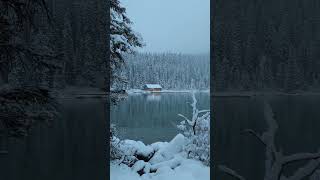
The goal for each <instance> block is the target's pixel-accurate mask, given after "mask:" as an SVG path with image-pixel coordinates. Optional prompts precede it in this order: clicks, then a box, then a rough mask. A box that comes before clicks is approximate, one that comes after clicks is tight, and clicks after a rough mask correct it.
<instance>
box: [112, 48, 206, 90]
mask: <svg viewBox="0 0 320 180" xmlns="http://www.w3.org/2000/svg"><path fill="white" fill-rule="evenodd" d="M124 59H125V62H126V66H125V68H124V69H123V70H122V71H120V73H119V76H121V77H123V79H125V80H126V82H127V83H125V84H120V86H118V88H119V87H120V88H124V89H141V88H142V86H143V85H144V84H148V83H155V84H160V85H161V86H162V87H163V88H164V89H209V84H210V79H209V78H210V76H209V74H210V56H209V54H199V55H188V54H178V53H135V54H129V55H125V56H124ZM115 87H117V86H115Z"/></svg>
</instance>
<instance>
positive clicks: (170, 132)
mask: <svg viewBox="0 0 320 180" xmlns="http://www.w3.org/2000/svg"><path fill="white" fill-rule="evenodd" d="M196 98H197V101H198V107H199V109H209V107H210V102H209V101H210V98H209V93H196ZM191 102H192V97H191V94H190V93H159V94H156V93H152V94H132V95H129V96H128V98H127V99H126V100H124V101H121V102H120V103H119V104H118V105H117V106H114V107H112V108H111V122H112V123H115V124H116V126H117V129H118V131H119V135H120V137H121V138H130V139H134V140H142V141H143V142H144V143H153V142H156V141H170V140H171V139H172V138H173V137H174V136H175V135H176V134H177V133H179V131H178V129H177V127H176V126H177V124H178V123H180V121H182V119H181V117H179V116H178V114H183V115H185V116H187V117H191V115H192V108H191V106H190V103H191Z"/></svg>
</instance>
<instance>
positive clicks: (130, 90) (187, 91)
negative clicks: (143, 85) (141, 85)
mask: <svg viewBox="0 0 320 180" xmlns="http://www.w3.org/2000/svg"><path fill="white" fill-rule="evenodd" d="M126 92H127V93H128V94H134V93H138V94H154V93H191V92H206V93H210V90H209V89H206V90H183V89H181V90H170V89H167V90H166V89H164V90H161V91H159V92H158V91H157V92H150V91H144V90H141V89H129V90H126Z"/></svg>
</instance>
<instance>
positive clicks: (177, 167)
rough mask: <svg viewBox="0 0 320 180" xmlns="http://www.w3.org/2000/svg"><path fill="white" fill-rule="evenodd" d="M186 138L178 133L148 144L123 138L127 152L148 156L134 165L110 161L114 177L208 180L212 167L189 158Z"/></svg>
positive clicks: (127, 153)
mask: <svg viewBox="0 0 320 180" xmlns="http://www.w3.org/2000/svg"><path fill="white" fill-rule="evenodd" d="M185 143H186V138H185V137H184V136H183V135H182V134H178V135H177V136H176V137H175V138H173V139H172V140H171V141H170V142H155V143H152V144H150V145H145V144H144V143H142V142H141V141H133V140H124V141H122V143H121V149H122V150H124V153H125V154H126V156H127V157H128V156H130V155H132V156H135V157H138V156H139V157H149V158H150V159H148V160H147V161H146V160H138V161H136V162H135V163H134V164H133V165H127V164H125V163H121V161H123V159H122V160H114V161H111V162H110V175H111V176H110V179H111V180H176V179H184V180H209V179H210V168H209V167H208V166H205V165H204V164H202V162H200V161H197V160H193V159H188V158H186V157H187V155H186V153H185V152H184V151H183V146H184V145H185Z"/></svg>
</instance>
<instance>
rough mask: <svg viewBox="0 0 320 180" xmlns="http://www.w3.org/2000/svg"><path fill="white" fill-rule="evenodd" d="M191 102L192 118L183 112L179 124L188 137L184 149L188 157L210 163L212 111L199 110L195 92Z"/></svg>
mask: <svg viewBox="0 0 320 180" xmlns="http://www.w3.org/2000/svg"><path fill="white" fill-rule="evenodd" d="M192 100H193V102H192V103H191V107H192V118H191V120H190V119H189V118H187V117H185V116H184V115H182V114H178V116H180V117H182V118H183V119H184V121H181V122H180V124H179V125H178V126H177V127H178V128H179V129H180V130H181V131H183V134H184V135H185V137H187V139H188V143H186V145H185V147H184V150H185V152H187V154H188V157H189V158H192V159H197V160H200V161H202V162H204V163H205V164H206V165H209V164H210V111H208V110H199V109H198V108H197V99H196V97H195V93H194V92H193V93H192ZM203 113H204V114H203Z"/></svg>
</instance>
